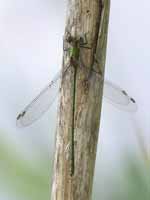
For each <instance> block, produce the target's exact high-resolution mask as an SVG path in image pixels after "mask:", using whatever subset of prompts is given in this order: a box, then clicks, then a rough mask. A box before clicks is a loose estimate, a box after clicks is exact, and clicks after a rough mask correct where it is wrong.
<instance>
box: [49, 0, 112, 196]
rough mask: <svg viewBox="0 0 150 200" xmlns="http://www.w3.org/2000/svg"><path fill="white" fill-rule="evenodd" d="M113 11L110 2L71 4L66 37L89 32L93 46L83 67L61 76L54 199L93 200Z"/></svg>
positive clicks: (65, 61) (78, 1) (84, 57)
mask: <svg viewBox="0 0 150 200" xmlns="http://www.w3.org/2000/svg"><path fill="white" fill-rule="evenodd" d="M109 8H110V1H109V0H69V2H68V10H67V11H68V13H67V21H66V29H65V35H66V32H69V33H70V34H71V36H73V37H75V38H79V37H81V36H82V35H83V34H85V33H86V36H87V41H88V46H90V47H92V48H91V49H85V48H81V49H80V56H81V55H82V61H83V63H84V67H83V66H82V67H81V66H80V65H79V66H78V67H77V68H76V69H75V68H74V67H72V66H70V67H69V68H68V69H67V70H66V72H65V74H64V75H63V76H62V82H61V89H60V90H61V91H60V106H59V112H58V124H57V131H56V145H55V156H54V171H53V183H52V195H51V200H90V199H91V194H92V185H93V176H94V167H95V159H96V149H97V141H98V133H99V125H100V113H101V105H102V94H103V77H104V69H105V59H106V46H107V32H108V21H109ZM68 62H70V55H69V53H68V52H64V55H63V69H66V66H68ZM85 66H86V67H85ZM89 72H90V76H89ZM87 78H88V81H85V80H87ZM70 149H71V150H72V151H71V150H70ZM72 155H74V157H72Z"/></svg>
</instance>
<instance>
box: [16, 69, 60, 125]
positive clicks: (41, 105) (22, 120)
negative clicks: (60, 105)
mask: <svg viewBox="0 0 150 200" xmlns="http://www.w3.org/2000/svg"><path fill="white" fill-rule="evenodd" d="M60 77H61V72H58V73H57V74H56V76H55V78H54V79H53V80H52V81H51V82H50V84H49V85H48V86H47V87H45V88H44V89H43V90H42V91H41V92H40V94H39V95H38V96H37V97H36V98H35V99H34V100H33V101H32V102H31V103H30V104H29V105H28V106H26V108H25V109H24V110H23V111H22V112H21V113H20V114H19V115H18V116H17V126H19V127H21V126H28V125H30V124H32V123H33V122H34V121H36V120H37V119H39V118H40V117H41V116H42V115H43V114H44V113H45V112H46V111H47V110H48V108H49V107H50V106H51V105H52V103H53V101H54V100H55V98H56V97H57V95H58V92H59V85H60Z"/></svg>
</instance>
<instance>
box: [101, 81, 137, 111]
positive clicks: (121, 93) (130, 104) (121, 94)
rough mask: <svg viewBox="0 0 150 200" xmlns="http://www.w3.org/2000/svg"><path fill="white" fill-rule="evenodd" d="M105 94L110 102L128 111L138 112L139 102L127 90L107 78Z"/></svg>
mask: <svg viewBox="0 0 150 200" xmlns="http://www.w3.org/2000/svg"><path fill="white" fill-rule="evenodd" d="M103 96H104V98H105V100H106V101H107V102H108V103H111V104H112V105H114V106H115V107H117V108H118V109H121V110H124V111H127V112H136V111H137V104H136V102H135V100H134V99H133V98H132V97H130V96H129V95H128V94H127V92H126V91H125V90H123V89H121V88H120V87H118V86H117V85H115V84H114V83H111V82H110V81H107V80H105V83H104V92H103Z"/></svg>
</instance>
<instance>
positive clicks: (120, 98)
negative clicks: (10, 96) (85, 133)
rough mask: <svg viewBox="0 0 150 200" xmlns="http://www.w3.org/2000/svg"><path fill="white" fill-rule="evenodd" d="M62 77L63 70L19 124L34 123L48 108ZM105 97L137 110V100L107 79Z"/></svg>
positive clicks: (119, 106) (22, 115) (122, 107)
mask: <svg viewBox="0 0 150 200" xmlns="http://www.w3.org/2000/svg"><path fill="white" fill-rule="evenodd" d="M60 77H61V72H59V73H58V74H57V75H56V76H55V78H54V79H53V81H51V82H50V84H49V85H48V86H47V87H46V88H44V89H43V90H42V91H41V93H40V94H39V95H38V96H37V97H36V98H35V99H34V100H33V101H32V102H31V103H30V104H29V105H28V106H27V107H26V108H25V109H24V110H23V111H22V112H21V113H20V114H19V115H18V117H17V125H18V126H28V125H30V124H32V123H33V122H34V121H36V120H37V119H39V118H40V117H41V116H42V115H43V114H44V113H45V112H46V111H47V110H48V108H49V107H50V106H51V104H52V103H53V101H54V100H55V98H56V97H57V94H58V92H59V85H60ZM104 98H105V100H107V102H109V103H111V104H112V105H114V106H115V107H117V108H119V109H122V110H125V111H128V112H135V111H136V110H137V105H136V102H135V100H134V99H133V98H131V97H129V96H128V94H127V93H126V92H125V91H124V90H122V89H121V88H119V87H118V86H116V85H115V84H113V83H111V82H109V81H107V80H106V81H105V82H104Z"/></svg>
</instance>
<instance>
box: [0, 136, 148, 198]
mask: <svg viewBox="0 0 150 200" xmlns="http://www.w3.org/2000/svg"><path fill="white" fill-rule="evenodd" d="M33 162H34V161H33ZM39 162H43V163H44V164H43V165H42V166H45V167H43V168H40V167H39V166H40V163H39V165H38V163H37V166H36V168H35V169H33V167H32V165H31V163H30V162H28V161H26V160H25V159H23V158H22V157H21V156H19V154H18V152H17V150H16V148H15V146H14V145H12V144H8V143H7V142H4V141H3V140H2V139H1V141H0V186H2V187H1V188H5V191H7V195H8V194H9V196H10V200H11V199H19V200H27V199H28V200H41V199H43V200H49V199H50V186H51V184H50V181H51V174H50V173H51V167H50V162H49V161H47V160H42V158H41V161H39ZM32 164H33V163H32ZM107 167H108V168H113V163H112V166H107ZM99 171H101V169H99ZM111 171H112V173H111V175H110V174H103V173H101V175H100V176H97V175H96V179H95V180H96V181H95V183H94V190H93V191H94V193H93V200H99V199H101V200H148V199H149V197H150V173H149V170H148V165H147V164H146V163H144V162H141V160H140V159H138V158H137V157H134V156H132V154H131V153H130V154H129V153H128V154H127V156H124V159H123V161H122V163H121V164H120V167H119V170H117V169H116V168H115V169H111ZM0 199H1V194H0Z"/></svg>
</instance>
